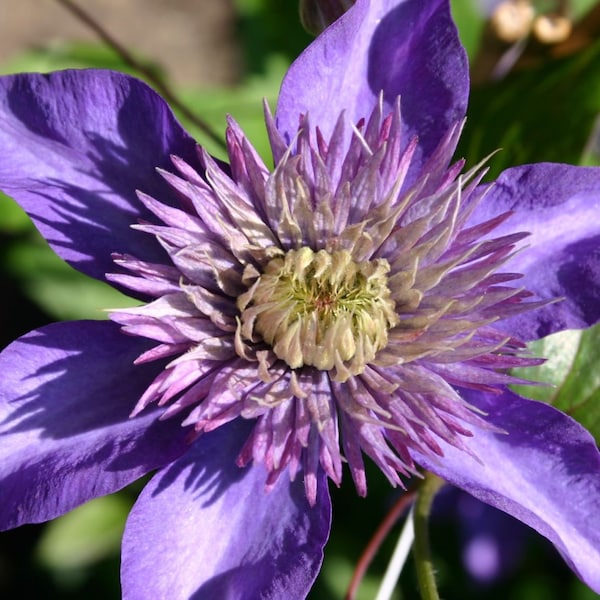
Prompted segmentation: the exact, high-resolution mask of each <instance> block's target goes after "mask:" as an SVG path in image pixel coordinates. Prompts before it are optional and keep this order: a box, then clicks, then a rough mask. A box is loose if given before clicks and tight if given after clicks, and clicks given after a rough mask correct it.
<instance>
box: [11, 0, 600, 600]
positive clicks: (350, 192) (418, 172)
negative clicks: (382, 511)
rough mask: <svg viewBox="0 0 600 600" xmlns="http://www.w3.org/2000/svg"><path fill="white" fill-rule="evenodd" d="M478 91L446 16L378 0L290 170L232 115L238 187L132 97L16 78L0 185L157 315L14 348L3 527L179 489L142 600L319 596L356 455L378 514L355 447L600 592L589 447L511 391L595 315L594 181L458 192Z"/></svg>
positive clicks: (596, 466) (360, 478) (146, 312)
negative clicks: (105, 497)
mask: <svg viewBox="0 0 600 600" xmlns="http://www.w3.org/2000/svg"><path fill="white" fill-rule="evenodd" d="M467 92H468V75H467V64H466V58H465V55H464V51H463V49H462V47H461V45H460V42H459V40H458V37H457V33H456V30H455V28H454V25H453V23H452V21H451V18H450V13H449V7H448V4H447V2H445V1H443V0H428V1H426V2H425V1H422V0H406V1H398V0H395V1H391V0H377V1H370V2H369V1H367V0H358V2H357V3H356V5H355V6H354V7H353V8H352V9H350V10H349V11H348V12H347V13H346V14H345V15H344V16H343V17H342V18H341V19H340V20H339V21H337V22H336V23H335V24H334V25H333V26H332V27H330V28H329V29H328V30H326V31H325V32H324V33H323V35H322V36H320V37H319V38H318V39H317V40H316V41H315V42H314V43H313V44H312V45H311V46H310V47H309V48H308V49H307V50H306V51H305V53H303V55H302V56H301V57H300V58H299V59H298V60H297V61H296V63H294V65H292V67H291V68H290V70H289V72H288V74H287V76H286V78H285V80H284V82H283V85H282V89H281V94H280V98H279V102H278V106H277V111H276V115H275V118H274V119H273V118H272V117H270V115H269V114H268V113H267V129H268V132H269V137H270V141H271V147H272V150H273V156H274V159H275V168H274V169H273V170H272V171H270V170H269V169H268V168H267V167H266V166H265V164H264V163H263V162H262V160H261V159H260V158H259V157H258V156H257V154H256V153H255V151H254V150H253V149H252V147H251V145H250V143H249V142H248V140H247V139H246V138H245V137H244V135H243V133H242V132H241V131H240V130H239V128H238V127H237V125H236V124H235V123H234V122H233V121H230V122H229V126H228V130H227V142H228V153H229V166H224V165H222V164H221V163H218V162H216V161H215V160H213V159H212V158H211V157H210V156H208V155H207V154H206V153H205V152H203V151H202V150H197V148H196V145H195V143H194V141H193V140H192V139H191V138H190V137H189V136H188V135H187V134H186V133H185V132H184V131H183V130H182V129H181V127H180V126H179V124H178V123H177V122H176V121H175V120H174V118H173V116H172V114H171V113H170V111H169V109H168V107H167V106H166V105H165V103H164V102H163V101H162V99H161V98H159V97H158V96H157V95H156V94H155V93H154V92H152V91H151V90H150V89H149V88H147V87H146V86H145V85H144V84H142V83H140V82H139V81H136V80H133V79H131V78H129V77H126V76H124V75H120V74H117V73H110V72H98V71H79V72H77V71H67V72H61V73H55V74H52V75H50V76H40V75H20V76H14V77H5V78H2V79H1V80H0V153H1V159H2V160H1V161H0V187H1V188H2V189H3V190H4V191H5V192H6V193H8V194H9V195H11V196H13V197H14V198H15V199H16V200H17V201H18V202H19V203H20V204H21V205H22V206H23V207H24V208H25V210H27V211H28V213H29V214H30V216H31V217H32V219H33V220H34V222H35V223H36V225H37V226H38V228H39V229H40V231H41V232H42V233H43V234H44V236H45V237H46V239H47V240H48V241H49V243H50V244H51V246H52V247H53V248H54V250H55V251H56V252H57V253H58V254H59V255H60V256H61V257H62V258H64V259H65V260H66V261H68V262H69V263H70V264H72V265H73V266H75V267H76V268H78V269H80V270H81V271H83V272H85V273H87V274H89V275H91V276H93V277H96V278H99V279H103V280H107V281H109V282H111V283H113V284H114V285H116V286H119V287H121V288H125V289H128V290H130V291H131V292H132V293H133V294H134V295H135V296H136V297H138V298H139V299H140V300H142V301H144V302H145V304H144V305H143V306H142V307H139V308H132V309H129V310H121V311H115V312H114V313H113V315H112V319H113V322H90V321H86V322H76V323H59V324H55V325H52V326H50V327H47V328H43V329H41V330H38V331H34V332H32V333H30V334H28V335H26V336H24V337H23V338H21V339H19V340H17V341H16V342H14V343H13V344H12V345H10V346H9V347H8V348H7V349H6V350H5V351H4V352H3V353H2V355H1V356H0V365H1V368H2V372H3V373H4V379H3V383H2V389H1V391H0V394H1V396H0V427H1V429H0V435H1V438H0V439H1V444H0V452H1V453H2V461H1V462H0V476H1V477H2V488H1V489H2V492H0V494H1V503H0V521H1V523H2V526H3V527H4V528H10V527H16V526H18V525H20V524H22V523H26V522H39V521H43V520H47V519H51V518H54V517H55V516H57V515H59V514H62V513H64V512H65V511H67V510H69V509H71V508H72V507H74V506H76V505H78V504H80V503H81V502H84V501H86V500H87V499H89V498H92V497H95V496H98V495H102V494H107V493H110V492H112V491H114V490H117V489H119V488H121V487H122V486H124V485H126V484H127V483H129V482H130V481H132V480H134V479H136V478H138V477H139V476H141V475H143V474H145V473H147V472H149V471H151V470H154V469H157V468H159V469H160V470H159V472H158V473H157V475H155V476H154V478H153V479H152V480H151V481H150V483H149V484H148V485H147V486H146V488H145V490H144V491H143V492H142V494H141V495H140V498H139V499H138V502H137V503H136V505H135V507H134V508H133V510H132V513H131V515H130V517H129V520H128V524H127V528H126V531H125V536H124V542H123V570H122V580H123V592H124V596H125V597H126V598H146V597H148V596H149V595H150V596H155V597H172V598H187V597H193V596H195V595H203V596H206V597H209V596H210V597H227V598H247V597H253V598H254V597H264V598H279V597H282V595H285V597H289V598H301V597H304V596H305V595H306V593H307V592H308V590H309V588H310V586H311V585H312V582H313V580H314V577H315V576H316V574H317V572H318V569H319V567H320V563H321V560H322V549H323V547H324V544H325V542H326V539H327V535H328V530H329V520H330V501H329V496H328V492H327V485H326V476H328V477H329V478H331V479H332V480H334V481H335V482H336V483H337V482H339V481H340V479H341V476H342V460H343V459H345V460H347V461H348V463H349V467H350V471H351V473H352V476H353V478H354V481H355V484H356V487H357V490H358V491H359V493H361V494H364V493H366V487H367V484H366V479H365V474H364V467H363V462H362V454H363V453H365V454H367V455H368V456H369V457H370V458H371V459H372V460H373V461H374V462H375V463H376V464H377V465H378V466H379V467H380V468H381V469H382V471H383V472H384V473H385V474H386V476H387V477H388V479H389V480H390V481H391V482H392V483H394V484H398V483H400V482H401V480H400V477H399V475H403V474H409V473H412V472H414V471H415V470H416V468H417V465H420V466H423V467H425V468H427V469H430V470H431V471H433V472H435V473H437V474H439V475H440V476H442V477H443V478H445V479H446V480H448V481H450V482H452V483H454V484H455V485H457V486H459V487H461V488H463V489H464V490H466V491H468V492H469V493H471V494H473V495H474V496H476V497H478V498H480V499H482V500H483V501H485V502H488V503H489V504H491V505H493V506H496V507H499V508H501V509H503V510H505V511H506V512H509V513H511V514H512V515H514V516H515V517H517V518H518V519H520V520H522V521H523V522H525V523H527V524H529V525H531V526H532V527H534V528H535V529H537V530H538V531H539V532H540V533H542V534H543V535H545V536H546V537H548V538H549V539H550V540H551V541H552V542H553V543H554V544H555V545H556V546H557V548H558V549H559V551H560V552H561V553H562V554H563V556H564V557H565V560H566V561H567V562H568V563H569V565H570V566H571V567H572V568H573V569H574V571H575V572H576V573H577V574H578V575H579V576H580V577H581V578H582V579H583V580H584V581H585V582H586V583H587V584H588V585H590V586H591V587H593V588H594V589H596V590H599V589H600V580H599V575H598V572H597V564H598V561H599V559H600V557H599V555H598V553H599V548H600V537H599V536H600V534H599V531H600V529H599V528H598V527H597V521H598V519H599V518H600V517H599V516H598V515H599V514H600V513H599V511H598V509H599V508H600V495H599V493H600V456H599V454H598V451H597V449H596V446H595V443H594V441H593V440H592V438H591V436H590V435H589V434H588V433H587V432H586V431H585V430H584V429H583V428H582V427H581V426H579V425H578V424H577V423H575V422H574V421H572V420H571V419H569V418H568V417H566V416H565V415H563V414H561V413H560V412H558V411H556V410H554V409H553V408H551V407H549V406H546V405H544V404H541V403H537V402H532V401H527V400H524V399H522V398H520V397H518V396H516V395H515V394H513V393H511V392H510V391H508V390H507V389H505V386H506V384H508V383H510V382H512V381H514V379H513V378H511V377H510V376H508V375H507V374H506V370H507V369H509V368H511V367H513V366H519V365H526V364H533V363H535V359H531V358H530V357H528V356H527V355H526V354H525V353H524V341H527V340H529V339H535V338H537V337H540V336H543V335H546V334H548V333H550V332H552V331H556V330H558V329H561V328H565V327H585V326H588V325H590V324H592V323H594V322H596V321H597V320H598V317H599V312H600V302H599V299H600V285H599V283H600V282H599V277H598V273H599V271H598V263H597V257H596V254H595V253H597V248H598V240H599V239H600V231H599V229H600V225H599V224H598V219H597V214H598V208H599V200H598V197H599V195H598V192H599V190H600V172H599V171H598V170H597V169H591V168H588V169H584V168H575V167H569V166H566V165H553V164H541V165H533V166H525V167H519V168H516V169H511V170H509V171H506V172H505V173H504V174H503V175H502V176H501V177H500V178H499V180H498V182H497V183H496V184H495V185H494V186H489V185H478V184H479V182H480V179H481V177H482V175H483V174H482V172H481V171H479V170H477V169H475V170H473V171H470V172H468V173H467V174H465V175H459V173H460V171H461V168H462V166H463V164H462V162H459V163H457V164H455V165H451V164H450V160H451V157H452V154H453V152H454V149H455V144H456V141H457V138H458V135H459V132H460V123H461V120H462V119H463V117H464V113H465V109H466V102H467ZM399 97H401V108H400V103H399V101H398V98H399ZM511 217H512V218H511ZM515 224H516V227H517V229H516V230H515ZM521 231H525V232H528V233H530V236H529V238H528V246H527V247H525V248H522V249H521V250H520V251H519V252H515V248H516V245H517V244H518V242H519V241H520V240H521V239H522V238H523V237H524V236H523V234H522V233H519V232H521ZM516 273H521V274H523V277H522V279H521V281H520V282H519V287H514V286H513V285H512V282H514V281H515V280H516V278H517V277H518V275H516ZM315 282H317V284H315ZM521 285H522V287H520V286H521ZM527 290H528V291H527ZM530 293H531V294H535V295H536V296H537V299H535V298H534V299H533V300H529V298H530V295H531V294H530ZM561 297H564V300H563V301H561V302H551V301H553V300H555V299H557V298H561ZM290 298H291V300H290ZM309 309H310V310H309ZM533 309H537V310H535V311H534V310H533ZM124 332H125V333H128V334H130V335H124ZM132 413H133V415H132ZM182 424H183V426H182ZM250 463H252V464H251V465H250ZM240 467H245V468H240ZM290 480H291V481H290ZM265 488H267V489H268V493H267V491H265ZM557 489H564V490H568V494H566V493H565V494H563V493H557Z"/></svg>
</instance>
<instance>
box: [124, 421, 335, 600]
mask: <svg viewBox="0 0 600 600" xmlns="http://www.w3.org/2000/svg"><path fill="white" fill-rule="evenodd" d="M252 425H253V424H252V423H251V422H248V421H244V420H242V419H238V420H236V421H234V422H232V423H229V424H227V425H224V426H222V427H220V428H219V429H217V430H216V431H213V432H210V433H207V434H203V435H202V436H201V437H200V438H199V439H198V440H197V441H196V442H195V443H194V445H193V446H192V447H191V448H190V450H189V451H188V452H187V453H186V454H185V455H184V456H182V457H181V458H180V459H178V460H177V461H176V462H174V463H173V464H172V465H170V466H168V467H166V468H165V469H163V470H162V472H159V473H158V474H157V475H156V476H155V477H154V478H153V479H152V481H151V482H150V483H149V484H148V486H147V487H146V489H145V490H144V492H143V493H142V495H141V496H140V498H139V499H138V502H137V503H136V506H135V507H134V509H133V511H132V513H131V515H130V519H129V522H128V525H127V527H126V531H125V537H124V554H123V571H122V577H123V589H124V597H125V598H126V599H127V600H133V599H137V598H140V599H141V598H143V597H144V594H148V593H151V594H152V595H155V597H157V596H156V595H158V596H160V594H161V593H164V589H166V588H165V586H166V587H168V588H169V589H170V590H172V591H173V593H174V594H175V595H177V594H179V595H181V596H182V597H183V595H185V597H188V595H189V597H190V598H193V599H196V600H200V599H204V598H227V599H240V600H242V599H245V598H257V599H265V600H266V599H272V600H278V599H279V598H284V597H285V598H289V599H290V600H296V599H298V600H299V599H300V598H304V597H305V595H306V593H307V592H308V590H309V589H310V587H311V585H312V583H313V581H314V579H315V577H316V575H317V573H318V571H319V568H320V565H321V561H322V558H323V552H322V550H323V546H324V544H325V542H326V540H327V537H328V532H329V526H330V519H331V510H330V502H329V496H328V492H327V482H326V478H325V476H324V474H323V473H321V474H320V476H319V482H318V487H319V492H318V497H317V505H316V506H314V507H312V508H311V507H310V506H309V505H308V502H307V500H306V496H305V491H304V484H303V482H302V477H301V476H299V477H297V478H296V480H295V481H294V482H291V483H290V482H289V479H288V476H287V473H285V472H284V473H283V474H282V475H281V477H280V479H279V480H278V481H277V483H276V484H275V486H274V488H273V490H271V491H270V492H267V491H266V490H265V488H264V485H265V481H266V471H265V469H264V468H263V466H262V465H250V466H247V467H245V468H243V469H241V468H239V467H237V466H236V464H235V459H236V456H237V454H238V453H239V451H240V449H241V448H242V446H243V444H244V442H245V440H246V438H247V436H248V435H249V433H250V432H251V430H252ZM166 509H168V513H169V514H166V513H165V510H166ZM173 511H175V512H173ZM177 513H179V514H181V515H182V518H183V519H185V520H186V521H185V522H186V523H187V525H184V526H183V528H184V529H185V531H188V530H189V531H190V535H189V539H183V538H182V535H181V534H182V533H183V531H182V532H177V531H172V530H171V528H170V521H173V520H174V519H175V520H177V523H179V525H177V524H176V523H173V527H175V528H177V527H178V526H180V527H182V526H181V522H180V521H179V520H178V519H177V516H176V514H177ZM187 520H189V523H188V522H187ZM244 523H246V525H247V528H245V527H244V526H243V525H244ZM193 524H195V526H192V525H193ZM258 524H260V527H263V526H265V527H267V528H272V529H273V528H274V529H273V531H271V530H270V529H268V530H264V531H263V530H262V529H259V530H257V525H258ZM192 530H193V531H192ZM258 534H260V535H258ZM270 534H272V535H273V536H274V537H271V535H270ZM257 535H258V537H257ZM169 536H175V539H176V542H175V543H176V544H178V545H179V546H180V547H179V548H175V547H173V544H172V543H170V542H169ZM213 536H217V538H218V539H217V538H214V539H213ZM223 544H226V546H227V549H226V551H225V552H223V550H222V548H220V549H219V550H216V548H217V547H221V546H222V545H223ZM213 545H214V546H213ZM142 546H145V547H146V548H148V549H149V550H148V552H147V553H146V554H145V555H140V554H139V553H137V552H136V548H141V547H142ZM213 547H214V548H215V550H214V552H217V555H219V553H220V558H219V559H218V560H217V561H216V563H215V564H213V563H214V562H215V561H213V559H212V556H210V553H211V548H213ZM194 549H196V550H194ZM184 554H185V555H188V556H187V557H186V556H182V555H184ZM158 556H160V562H161V565H160V566H155V567H149V565H152V564H155V563H154V559H155V558H158ZM199 556H200V557H202V556H204V557H205V558H204V559H202V558H200V559H199V558H198V557H199ZM206 561H208V562H209V563H210V565H207V564H206ZM149 568H150V569H151V570H152V573H149V571H148V569H149ZM207 569H208V572H206V570H207ZM172 573H179V577H178V578H177V580H172V579H173V575H172ZM167 579H170V580H172V581H171V582H170V583H169V582H168V581H167ZM142 582H145V583H146V584H147V587H145V588H144V589H141V588H140V586H141V584H142ZM198 582H203V583H201V584H200V587H198V588H197V589H195V591H194V592H192V593H190V591H189V590H190V589H194V588H195V586H197V585H198Z"/></svg>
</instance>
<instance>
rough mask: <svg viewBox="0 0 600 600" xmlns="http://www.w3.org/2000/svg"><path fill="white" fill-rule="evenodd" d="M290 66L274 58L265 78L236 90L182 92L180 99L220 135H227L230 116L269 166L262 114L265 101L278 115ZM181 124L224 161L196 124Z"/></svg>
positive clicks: (251, 79)
mask: <svg viewBox="0 0 600 600" xmlns="http://www.w3.org/2000/svg"><path fill="white" fill-rule="evenodd" d="M288 66H289V64H288V61H287V59H286V58H285V57H283V56H281V55H271V57H270V59H269V60H268V61H267V67H266V70H265V72H264V73H263V74H262V75H255V76H252V77H249V78H247V79H246V80H244V82H243V83H242V84H241V85H239V86H237V87H235V88H216V89H215V88H211V89H182V90H179V92H180V97H181V99H182V100H183V101H184V102H185V104H186V105H187V106H188V107H190V108H191V109H192V110H193V111H194V112H196V113H197V114H199V115H201V116H202V118H203V119H204V120H205V121H206V122H208V123H210V124H211V125H212V126H213V127H214V129H215V131H217V133H221V132H222V133H223V135H224V131H225V124H226V122H225V117H226V115H228V114H229V115H231V116H232V117H233V118H234V119H235V120H236V121H237V122H238V123H239V124H240V126H241V127H242V129H243V130H244V133H245V134H246V136H247V137H248V139H249V140H250V142H251V143H252V145H253V146H254V147H255V148H256V150H257V151H258V153H259V154H260V155H261V156H262V157H263V159H264V160H265V161H267V164H270V162H269V161H271V151H270V147H269V144H268V139H267V133H266V129H265V119H264V113H263V99H266V100H267V101H268V103H269V106H270V108H271V111H273V112H274V111H275V105H276V102H277V96H278V94H279V87H280V85H281V80H282V79H283V75H284V74H285V71H286V70H287V68H288ZM180 118H181V120H182V123H183V124H184V125H185V126H186V128H187V129H188V131H189V132H190V133H191V134H192V135H194V136H195V137H196V138H197V139H201V140H202V145H203V146H204V147H205V148H206V149H207V150H208V151H209V152H210V153H211V154H213V155H214V156H218V157H219V158H222V159H225V158H226V156H225V153H224V151H223V149H222V148H220V147H219V146H217V145H216V144H214V143H213V142H211V141H210V140H206V141H205V138H204V136H203V134H202V133H201V132H200V131H198V130H197V129H196V128H195V127H194V126H193V124H191V123H189V122H188V121H186V120H185V118H184V117H181V116H180Z"/></svg>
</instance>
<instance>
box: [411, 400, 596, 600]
mask: <svg viewBox="0 0 600 600" xmlns="http://www.w3.org/2000/svg"><path fill="white" fill-rule="evenodd" d="M469 401H470V402H472V403H473V404H475V405H476V406H478V407H479V408H481V409H482V410H484V411H485V412H487V413H488V418H487V420H488V421H489V422H490V423H492V424H493V425H495V426H496V427H498V428H500V429H503V430H505V431H506V432H507V434H494V433H491V432H489V431H481V430H478V431H476V432H474V436H473V438H471V440H470V441H467V446H468V448H469V450H470V451H472V452H473V453H474V454H475V455H476V456H478V457H479V459H480V460H481V462H478V461H477V460H475V459H473V458H472V457H470V456H469V455H467V454H466V453H465V452H461V451H460V450H458V449H456V448H453V447H452V446H449V445H448V444H445V443H443V442H442V443H441V445H442V448H443V450H444V457H443V458H441V459H439V462H436V461H435V460H432V458H431V457H426V456H421V455H419V456H415V460H416V461H417V462H419V463H420V464H421V465H422V466H424V467H425V468H427V469H429V470H430V471H432V472H434V473H436V474H437V475H439V476H440V477H442V478H443V479H445V480H446V481H448V482H450V483H452V484H454V485H456V486H457V487H460V488H462V489H463V490H465V491H467V492H468V493H470V494H472V495H473V496H475V497H476V498H478V499H480V500H482V501H483V502H486V503H487V504H490V505H491V506H494V507H496V508H499V509H500V510H503V511H505V512H507V513H508V514H510V515H512V516H513V517H516V518H517V519H519V520H520V521H522V522H523V523H526V524H527V525H529V526H531V527H533V528H534V529H535V530H536V531H538V532H539V533H541V534H542V535H544V536H545V537H547V538H548V539H549V540H550V541H551V542H552V543H553V544H554V545H555V546H556V548H557V549H558V550H559V552H560V553H561V554H562V556H563V558H564V559H565V560H566V562H567V563H568V564H569V566H570V567H571V568H572V569H573V571H575V573H576V574H577V575H578V576H579V577H580V578H581V579H582V580H583V581H584V582H585V583H586V584H587V585H589V586H590V587H591V588H592V589H593V590H595V591H596V592H600V570H599V569H598V565H600V453H599V452H598V449H597V447H596V444H595V442H594V440H593V438H592V436H591V435H590V434H589V433H588V432H587V431H586V430H585V429H584V428H583V427H582V426H581V425H579V424H578V423H577V422H576V421H574V420H573V419H571V418H570V417H568V416H566V415H565V414H563V413H561V412H560V411H558V410H556V409H554V408H553V407H551V406H548V405H546V404H543V403H540V402H535V401H533V400H525V399H524V398H521V397H519V396H517V395H515V394H513V393H511V392H505V393H504V394H503V395H501V396H495V395H492V394H478V395H475V394H471V395H470V397H469Z"/></svg>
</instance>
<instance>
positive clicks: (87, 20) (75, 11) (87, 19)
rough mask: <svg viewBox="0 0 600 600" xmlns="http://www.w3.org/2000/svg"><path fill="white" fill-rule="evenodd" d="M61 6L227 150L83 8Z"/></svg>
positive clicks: (65, 1) (65, 3) (67, 2)
mask: <svg viewBox="0 0 600 600" xmlns="http://www.w3.org/2000/svg"><path fill="white" fill-rule="evenodd" d="M56 2H58V3H59V4H61V5H62V6H63V7H64V8H65V9H67V10H68V11H69V12H70V13H71V14H72V15H73V16H75V17H76V18H77V19H79V20H80V21H81V22H82V23H84V24H85V25H86V26H87V27H89V28H90V29H91V30H92V31H94V33H95V34H96V35H97V36H98V37H99V38H100V39H101V40H102V41H103V42H104V43H105V44H106V45H107V46H109V47H110V48H112V49H113V50H114V51H115V52H116V53H117V54H118V55H119V57H120V58H121V59H122V60H123V62H124V63H126V64H127V65H129V66H130V67H131V68H132V69H134V70H135V71H137V72H138V73H140V75H142V76H143V77H145V78H146V79H147V80H148V81H149V82H150V83H151V84H152V85H153V86H154V87H155V88H156V90H157V91H158V92H159V93H160V94H161V95H162V96H163V98H164V99H165V100H166V101H167V102H168V103H169V104H170V105H171V106H172V107H174V108H176V109H177V110H179V112H180V113H181V114H182V115H183V116H184V117H185V118H186V119H188V120H189V121H190V122H191V123H193V124H194V125H195V126H196V127H198V129H200V130H201V131H202V132H203V133H204V134H205V135H206V136H208V137H209V138H210V139H211V140H212V141H213V142H215V143H216V144H218V145H219V146H220V147H221V148H225V147H226V146H225V142H224V140H223V139H222V138H221V137H220V136H219V135H217V133H215V131H214V130H213V129H212V127H211V126H210V125H209V124H208V123H207V122H206V121H204V120H203V119H201V118H200V117H199V116H198V115H196V114H195V113H193V112H192V111H191V110H190V109H189V108H188V107H187V106H186V105H185V104H184V103H183V102H182V101H181V100H179V98H178V97H177V95H176V94H175V92H173V91H172V90H171V89H170V88H169V87H168V85H167V84H166V83H165V82H164V81H162V80H161V79H160V77H158V76H157V75H156V73H154V72H153V71H152V69H149V68H148V67H147V66H146V65H144V64H143V63H142V62H140V61H139V60H137V58H135V56H133V55H132V54H131V52H129V50H127V48H125V46H123V45H122V44H120V43H119V42H118V41H117V40H116V39H115V38H114V37H113V36H112V35H110V34H109V33H108V31H106V29H104V28H103V27H102V26H101V25H100V24H99V23H98V22H97V21H96V20H95V19H94V18H93V17H92V16H91V15H90V14H88V13H87V12H85V11H84V10H83V9H82V8H80V7H79V6H78V5H77V4H75V3H74V2H72V1H71V0H56Z"/></svg>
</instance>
